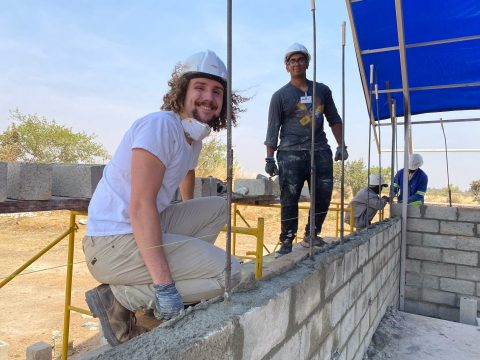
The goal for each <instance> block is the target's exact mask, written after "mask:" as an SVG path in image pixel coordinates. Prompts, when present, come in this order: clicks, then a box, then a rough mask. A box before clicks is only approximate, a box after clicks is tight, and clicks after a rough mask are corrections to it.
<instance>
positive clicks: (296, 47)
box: [285, 43, 310, 64]
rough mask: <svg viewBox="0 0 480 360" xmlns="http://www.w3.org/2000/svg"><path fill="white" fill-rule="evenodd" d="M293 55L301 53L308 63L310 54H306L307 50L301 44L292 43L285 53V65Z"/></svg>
mask: <svg viewBox="0 0 480 360" xmlns="http://www.w3.org/2000/svg"><path fill="white" fill-rule="evenodd" d="M295 53H302V54H303V55H305V57H306V58H307V61H308V62H310V53H309V52H308V50H307V48H306V47H305V46H303V45H302V44H299V43H293V44H292V45H290V46H289V47H288V49H287V51H285V64H286V63H287V61H288V59H290V56H292V55H293V54H295Z"/></svg>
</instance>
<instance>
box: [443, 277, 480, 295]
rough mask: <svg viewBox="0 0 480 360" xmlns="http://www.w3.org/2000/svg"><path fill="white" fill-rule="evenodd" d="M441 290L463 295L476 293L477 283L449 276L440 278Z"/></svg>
mask: <svg viewBox="0 0 480 360" xmlns="http://www.w3.org/2000/svg"><path fill="white" fill-rule="evenodd" d="M440 290H445V291H450V292H454V293H457V294H463V295H474V294H475V283H474V282H473V281H467V280H457V279H449V278H441V279H440Z"/></svg>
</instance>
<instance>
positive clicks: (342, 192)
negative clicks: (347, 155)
mask: <svg viewBox="0 0 480 360" xmlns="http://www.w3.org/2000/svg"><path fill="white" fill-rule="evenodd" d="M345 26H346V23H345V21H343V22H342V120H343V125H342V177H341V179H340V181H341V182H340V242H341V243H343V240H344V239H343V238H344V230H345V229H344V223H343V221H344V213H343V210H344V209H345V199H344V197H345V159H344V158H343V153H344V149H345Z"/></svg>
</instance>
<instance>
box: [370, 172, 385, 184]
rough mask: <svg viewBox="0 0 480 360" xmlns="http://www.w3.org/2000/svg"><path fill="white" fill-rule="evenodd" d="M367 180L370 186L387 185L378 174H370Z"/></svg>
mask: <svg viewBox="0 0 480 360" xmlns="http://www.w3.org/2000/svg"><path fill="white" fill-rule="evenodd" d="M368 180H369V183H370V186H378V185H388V183H386V182H385V180H384V179H383V176H381V175H380V174H370V176H369V177H368Z"/></svg>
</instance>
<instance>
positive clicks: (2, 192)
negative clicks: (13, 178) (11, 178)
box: [0, 162, 8, 202]
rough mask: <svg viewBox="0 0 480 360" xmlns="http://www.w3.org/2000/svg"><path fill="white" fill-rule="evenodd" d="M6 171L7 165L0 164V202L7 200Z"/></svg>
mask: <svg viewBox="0 0 480 360" xmlns="http://www.w3.org/2000/svg"><path fill="white" fill-rule="evenodd" d="M7 169H8V165H7V163H6V162H0V202H2V201H5V200H7Z"/></svg>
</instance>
